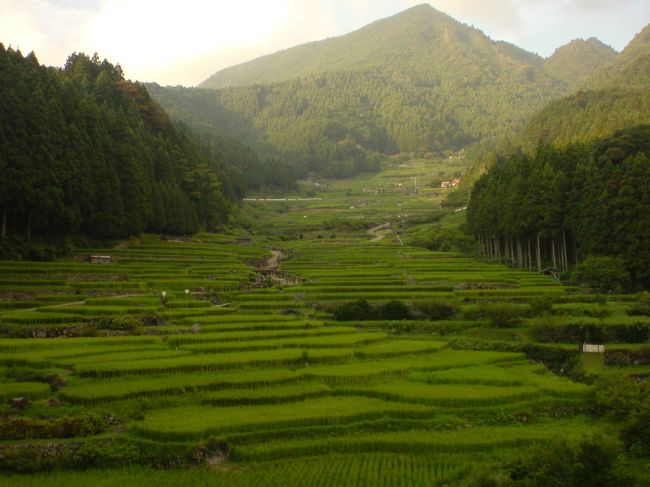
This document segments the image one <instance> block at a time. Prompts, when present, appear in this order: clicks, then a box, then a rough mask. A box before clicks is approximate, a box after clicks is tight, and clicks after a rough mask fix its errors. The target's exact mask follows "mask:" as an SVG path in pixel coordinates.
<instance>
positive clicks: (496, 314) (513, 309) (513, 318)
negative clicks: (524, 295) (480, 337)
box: [479, 303, 522, 328]
mask: <svg viewBox="0 0 650 487" xmlns="http://www.w3.org/2000/svg"><path fill="white" fill-rule="evenodd" d="M479 309H480V310H481V314H482V315H483V317H484V318H487V319H488V320H489V321H490V323H491V324H492V326H495V327H497V328H506V327H512V326H516V325H518V324H519V323H521V314H522V310H521V306H517V305H512V304H508V303H481V304H480V306H479Z"/></svg>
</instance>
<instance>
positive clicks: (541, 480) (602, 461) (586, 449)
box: [511, 436, 629, 487]
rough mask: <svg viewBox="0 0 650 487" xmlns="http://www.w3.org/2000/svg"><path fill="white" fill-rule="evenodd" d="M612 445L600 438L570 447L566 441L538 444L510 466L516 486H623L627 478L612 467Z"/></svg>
mask: <svg viewBox="0 0 650 487" xmlns="http://www.w3.org/2000/svg"><path fill="white" fill-rule="evenodd" d="M617 460H618V451H617V448H616V445H614V444H613V443H612V442H610V441H607V440H605V439H604V438H601V437H597V436H594V437H591V438H584V439H582V440H581V441H580V442H579V443H578V444H577V445H570V444H569V443H568V442H567V440H566V439H560V438H557V439H554V440H553V441H550V442H548V443H538V444H536V445H535V446H533V447H532V448H531V449H530V452H529V454H528V455H526V456H525V457H523V458H520V459H519V460H517V461H516V462H514V463H513V464H512V465H511V477H512V479H513V480H515V481H517V485H526V486H530V487H572V486H575V487H578V486H581V487H582V486H584V487H601V486H602V487H608V486H612V485H627V482H628V480H629V479H627V478H626V477H627V476H626V475H625V474H624V473H622V472H621V471H620V470H619V469H617V468H616V466H617Z"/></svg>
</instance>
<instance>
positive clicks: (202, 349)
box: [181, 333, 387, 353]
mask: <svg viewBox="0 0 650 487" xmlns="http://www.w3.org/2000/svg"><path fill="white" fill-rule="evenodd" d="M386 336H387V335H386V334H385V333H345V334H341V335H324V336H309V337H304V338H282V339H278V340H252V341H245V342H242V341H237V342H226V343H217V344H214V343H207V344H206V343H200V344H197V345H182V346H181V349H182V350H188V351H191V352H193V353H220V352H231V351H235V350H239V351H243V350H265V349H272V348H339V347H354V346H359V345H362V344H368V343H372V342H377V341H382V340H384V339H385V338H386Z"/></svg>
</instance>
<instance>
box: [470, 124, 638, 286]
mask: <svg viewBox="0 0 650 487" xmlns="http://www.w3.org/2000/svg"><path fill="white" fill-rule="evenodd" d="M649 185H650V126H648V125H645V126H640V127H635V128H630V129H626V130H622V131H619V132H616V133H615V134H614V135H613V136H611V137H608V138H605V139H602V140H600V141H598V142H594V143H591V144H575V145H570V146H568V147H565V148H561V149H558V148H554V147H552V146H541V147H539V148H538V150H537V151H536V153H535V154H534V155H532V156H531V155H527V154H518V155H511V156H509V157H508V158H506V159H502V160H499V161H498V162H497V163H496V164H495V165H494V166H493V167H492V168H491V170H490V171H489V173H487V174H486V175H484V176H482V177H481V178H480V179H479V180H478V181H477V183H476V184H475V186H474V188H473V190H472V197H471V202H470V204H469V207H468V209H467V222H468V226H469V229H470V231H471V232H472V233H473V234H474V235H475V236H476V238H477V239H478V242H479V250H480V253H481V254H482V255H483V256H485V257H488V258H491V259H495V260H502V261H511V262H512V263H513V264H514V265H516V266H518V267H522V268H528V269H536V270H541V269H542V268H544V267H546V266H553V267H555V268H557V269H559V270H561V271H566V270H568V268H569V266H572V265H573V264H575V263H576V262H579V261H584V260H585V259H586V258H588V257H601V256H608V257H615V258H619V259H621V261H622V262H621V264H622V265H623V266H624V268H625V269H626V270H627V271H628V272H629V276H630V282H631V283H632V284H636V285H642V286H644V287H646V288H647V287H648V286H650V213H648V207H649V205H650V186H649Z"/></svg>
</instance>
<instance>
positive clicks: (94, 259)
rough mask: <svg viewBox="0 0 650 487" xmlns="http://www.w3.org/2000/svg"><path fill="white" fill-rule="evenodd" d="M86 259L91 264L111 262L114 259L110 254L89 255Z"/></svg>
mask: <svg viewBox="0 0 650 487" xmlns="http://www.w3.org/2000/svg"><path fill="white" fill-rule="evenodd" d="M88 260H89V261H90V263H91V264H113V263H114V262H115V260H114V259H113V257H111V256H110V255H97V254H95V255H89V256H88Z"/></svg>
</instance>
